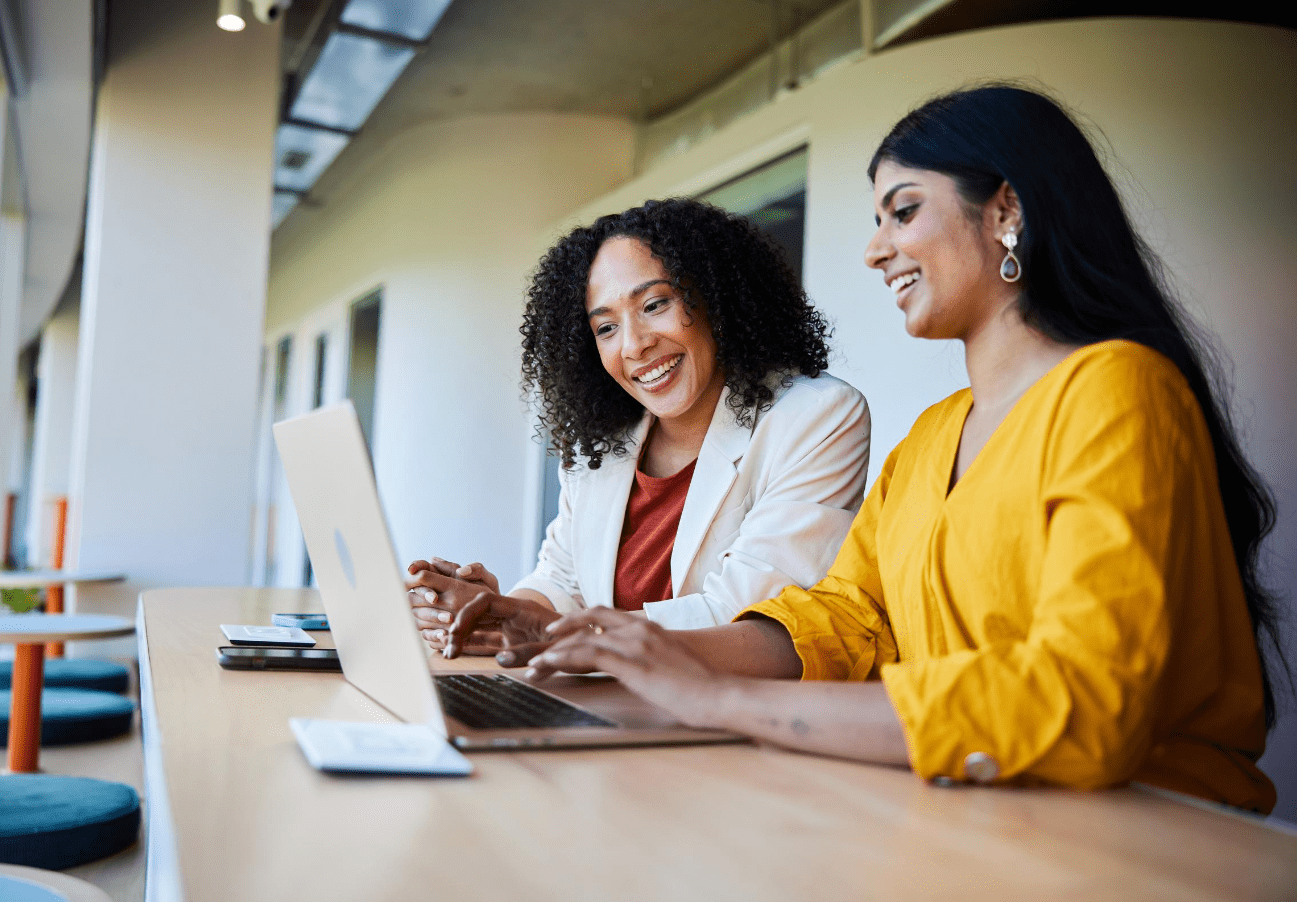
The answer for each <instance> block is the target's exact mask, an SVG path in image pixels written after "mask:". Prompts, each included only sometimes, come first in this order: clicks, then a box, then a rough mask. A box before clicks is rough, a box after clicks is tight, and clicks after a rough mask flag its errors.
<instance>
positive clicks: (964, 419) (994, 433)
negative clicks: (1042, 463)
mask: <svg viewBox="0 0 1297 902" xmlns="http://www.w3.org/2000/svg"><path fill="white" fill-rule="evenodd" d="M1084 347H1090V346H1089V345H1083V346H1082V348H1084ZM1082 348H1077V349H1076V350H1074V351H1072V352H1071V353H1070V354H1068V355H1067V356H1066V357H1064V358H1063V359H1062V360H1060V361H1058V363H1056V364H1054V365H1053V366H1051V367H1050V368H1049V369H1048V370H1046V371H1045V372H1044V374H1042V375H1041V377H1040V378H1039V379H1037V380H1036V381H1035V382H1033V383H1031V384H1030V385H1028V386H1027V389H1026V391H1024V392H1023V393H1022V394H1021V395H1019V396H1018V400H1016V401H1014V402H1013V406H1011V407H1010V408H1009V410H1008V412H1007V413H1005V415H1004V416H1003V417H1002V418H1001V419H1000V422H999V423H997V424H996V426H995V428H994V429H992V430H991V434H990V435H988V436H987V437H986V441H985V442H983V443H982V447H981V448H980V449H979V450H978V452H977V454H975V455H973V459H972V460H971V461H969V463H968V469H966V470H965V471H964V475H963V476H961V477H959V479H955V468H956V467H957V466H959V446H960V443H962V442H963V440H964V430H965V429H967V428H968V417H969V415H970V414H971V413H972V412H973V405H974V404H975V403H976V399H975V398H974V397H973V389H972V387H971V386H970V387H969V388H966V389H964V391H965V392H967V396H966V397H965V398H964V399H963V405H964V409H963V413H962V414H961V415H959V429H957V430H955V446H954V448H953V449H952V450H951V451H950V465H949V466H948V467H947V468H946V494H945V497H944V498H943V499H942V502H943V503H944V502H946V501H949V500H950V496H951V495H953V494H954V493H955V489H956V488H957V487H958V486H959V485H961V484H962V483H963V482H964V480H966V479H968V475H969V474H970V473H972V472H973V469H974V468H975V467H977V465H978V461H980V460H981V459H982V458H983V457H984V456H985V455H986V452H987V449H988V448H990V447H991V444H992V443H993V442H995V441H996V439H997V438H998V437H999V435H1000V433H1002V432H1003V431H1004V426H1005V424H1006V423H1008V422H1009V420H1010V419H1011V418H1012V417H1013V416H1014V415H1015V414H1016V413H1017V412H1018V409H1019V408H1021V407H1022V402H1023V401H1025V400H1026V399H1027V396H1028V395H1030V394H1031V393H1032V392H1034V391H1035V390H1036V389H1037V388H1039V387H1040V385H1041V384H1042V383H1044V382H1046V381H1047V380H1049V378H1050V377H1051V376H1053V375H1054V373H1056V372H1058V369H1059V367H1061V366H1062V365H1063V364H1064V363H1065V362H1066V361H1068V360H1070V359H1071V358H1072V355H1073V354H1075V353H1076V351H1079V350H1081V349H1082Z"/></svg>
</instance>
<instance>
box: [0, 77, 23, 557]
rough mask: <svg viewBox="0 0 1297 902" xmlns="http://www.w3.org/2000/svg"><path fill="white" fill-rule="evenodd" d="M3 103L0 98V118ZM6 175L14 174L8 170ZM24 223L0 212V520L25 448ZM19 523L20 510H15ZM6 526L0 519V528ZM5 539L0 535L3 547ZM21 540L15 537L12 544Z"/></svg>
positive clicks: (16, 487)
mask: <svg viewBox="0 0 1297 902" xmlns="http://www.w3.org/2000/svg"><path fill="white" fill-rule="evenodd" d="M4 107H5V101H4V99H3V98H2V97H0V119H6V120H7V119H8V116H7V115H5V113H4ZM3 132H4V127H3V125H0V144H3V143H4V134H3ZM5 169H6V170H7V171H6V173H5V175H6V177H9V176H11V175H12V174H13V171H12V169H10V167H5ZM26 237H27V230H26V222H25V220H24V219H23V217H22V215H21V214H20V213H15V212H13V211H7V210H6V211H5V212H3V213H0V518H3V517H4V513H5V510H6V509H7V499H8V496H9V495H10V493H15V494H16V493H18V492H20V491H21V488H22V483H23V469H24V460H23V449H24V447H25V445H26V438H25V436H26V430H25V428H24V427H25V425H26V423H25V416H26V406H25V403H24V399H23V392H22V388H23V386H22V385H20V383H19V379H18V315H19V310H20V308H21V306H22V294H23V271H24V270H23V262H24V261H23V256H24V250H25V245H26ZM13 513H14V517H15V519H16V520H20V519H21V517H20V513H21V512H20V511H18V510H17V509H16V508H15V509H14V512H13ZM4 526H5V523H4V522H3V520H2V519H0V529H3V528H4ZM4 538H5V537H4V536H0V546H3V544H4V542H3V539H4ZM21 540H22V537H21V536H20V535H17V534H15V535H14V542H15V544H21Z"/></svg>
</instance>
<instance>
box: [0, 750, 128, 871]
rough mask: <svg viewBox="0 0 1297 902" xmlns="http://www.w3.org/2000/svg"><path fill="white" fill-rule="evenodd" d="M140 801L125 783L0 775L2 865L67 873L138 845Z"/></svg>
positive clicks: (31, 775)
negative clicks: (68, 870)
mask: <svg viewBox="0 0 1297 902" xmlns="http://www.w3.org/2000/svg"><path fill="white" fill-rule="evenodd" d="M139 830H140V797H139V796H138V795H137V794H136V792H135V790H134V789H132V788H131V787H129V786H126V785H125V784H123V783H109V782H107V781H105V780H91V779H89V778H88V777H55V776H51V775H49V774H7V775H4V776H0V861H2V862H5V863H7V864H21V865H26V866H28V867H33V868H49V869H51V870H56V871H58V870H62V869H63V868H70V867H73V866H75V865H78V864H85V863H86V862H87V861H95V860H97V859H100V858H106V857H107V856H109V855H113V854H115V853H117V852H120V851H121V850H122V849H124V848H126V847H127V846H129V845H131V844H132V843H134V842H135V839H136V837H137V836H138V835H139Z"/></svg>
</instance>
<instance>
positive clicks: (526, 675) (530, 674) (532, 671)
mask: <svg viewBox="0 0 1297 902" xmlns="http://www.w3.org/2000/svg"><path fill="white" fill-rule="evenodd" d="M522 678H523V679H524V680H534V679H536V668H535V667H528V668H527V669H526V670H524V671H523V672H522Z"/></svg>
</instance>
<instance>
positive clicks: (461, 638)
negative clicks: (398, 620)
mask: <svg viewBox="0 0 1297 902" xmlns="http://www.w3.org/2000/svg"><path fill="white" fill-rule="evenodd" d="M409 572H410V578H409V579H407V580H406V588H407V589H408V590H409V600H410V608H411V610H412V612H413V614H414V619H415V623H416V625H417V626H418V627H419V630H420V633H421V635H422V636H423V638H424V640H425V641H426V642H427V643H428V644H429V645H431V646H432V647H433V648H435V649H438V650H440V651H441V653H442V654H443V655H445V656H446V657H447V658H454V657H458V656H459V655H461V654H468V655H495V658H496V660H497V661H499V662H500V664H502V665H504V666H506V667H516V666H521V665H523V664H525V663H527V662H528V661H530V660H531V658H532V657H533V656H534V655H535V654H536V653H537V652H539V651H542V650H544V649H545V648H547V647H549V644H550V643H551V642H552V641H553V638H552V637H551V636H550V635H549V634H548V633H546V632H545V627H546V626H548V625H549V624H550V623H552V622H553V621H555V620H557V619H558V617H559V615H558V614H557V613H555V612H554V611H552V610H549V609H548V608H545V607H543V606H542V605H539V604H537V603H536V602H534V601H529V600H527V599H524V598H511V597H509V596H507V595H501V594H500V585H499V582H498V581H497V580H496V578H495V576H494V575H492V574H491V572H490V571H488V570H487V569H486V568H485V567H483V566H482V565H481V564H477V563H474V564H468V565H466V566H463V567H461V566H459V565H458V564H454V563H451V562H450V561H445V560H442V559H441V558H433V559H432V560H431V561H422V560H420V561H415V562H414V563H413V564H411V565H410V567H409Z"/></svg>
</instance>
